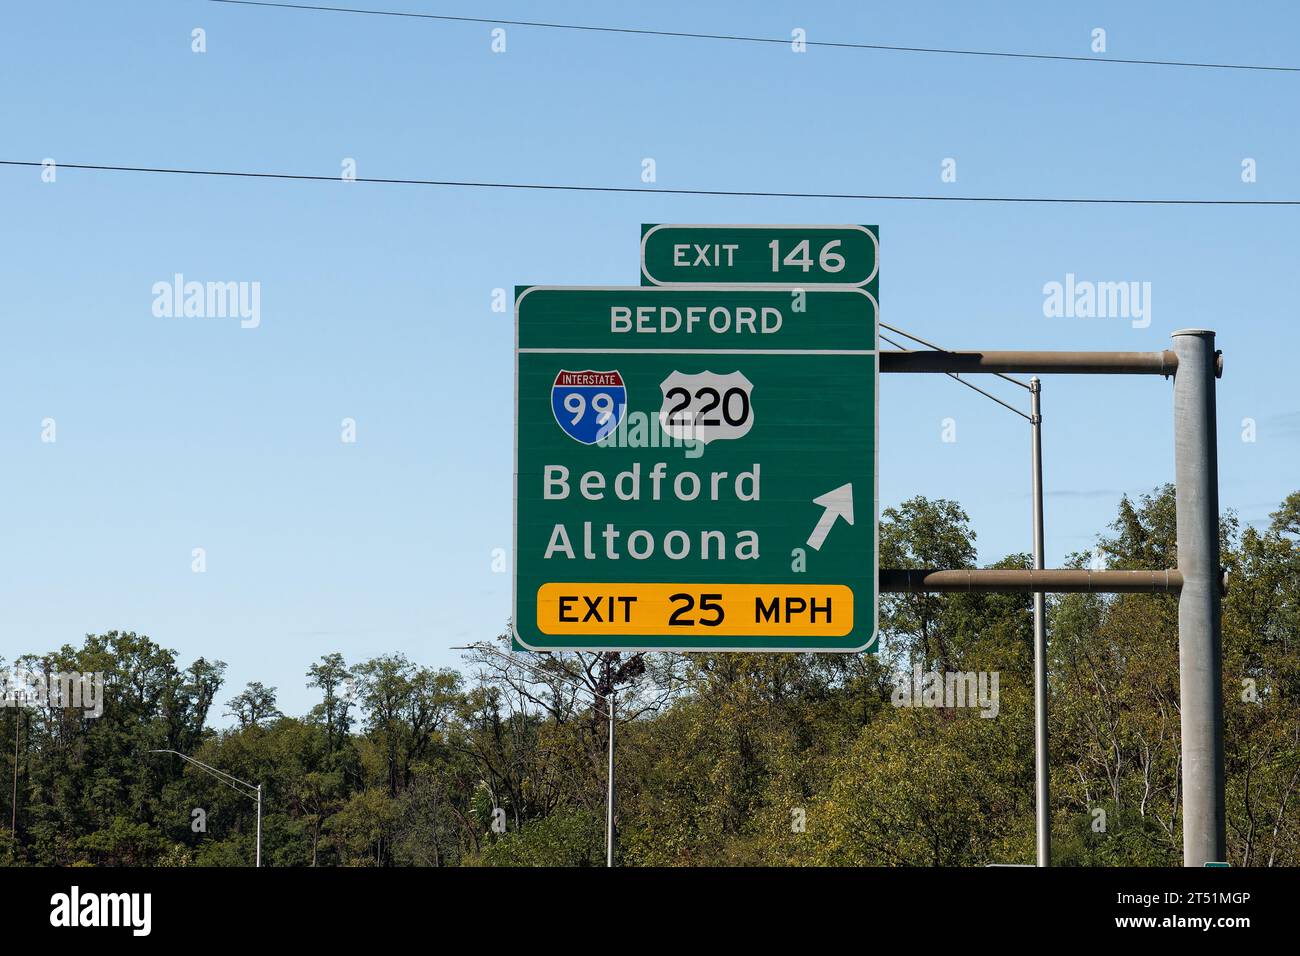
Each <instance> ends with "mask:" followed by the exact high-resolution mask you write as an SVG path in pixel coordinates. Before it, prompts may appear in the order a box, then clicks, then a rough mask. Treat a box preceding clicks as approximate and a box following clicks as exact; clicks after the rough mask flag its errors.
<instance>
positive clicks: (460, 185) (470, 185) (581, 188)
mask: <svg viewBox="0 0 1300 956" xmlns="http://www.w3.org/2000/svg"><path fill="white" fill-rule="evenodd" d="M44 165H45V164H44V163H38V162H33V161H30V160H15V159H0V166H30V167H43V166H44ZM55 166H56V168H58V169H87V170H96V171H101V172H114V173H157V174H162V175H168V176H225V177H230V178H234V179H280V180H290V181H295V182H322V183H337V182H357V183H376V184H380V185H389V186H444V187H448V188H457V189H533V190H542V191H551V192H581V193H637V194H642V195H651V196H722V197H735V198H745V199H840V200H863V199H867V200H880V201H887V202H965V203H1057V204H1073V205H1098V206H1300V199H1116V198H1100V199H1087V198H1082V197H1057V196H939V195H933V196H926V195H906V194H902V193H897V194H891V193H820V192H778V191H769V190H761V189H673V188H658V187H652V186H586V185H580V184H577V183H501V182H480V181H475V180H465V179H389V178H379V177H367V176H357V177H355V178H353V179H350V180H344V179H343V177H341V176H338V175H332V176H313V175H310V174H306V173H267V172H245V171H241V170H234V169H182V168H174V167H168V166H115V165H110V164H107V163H61V162H60V163H55Z"/></svg>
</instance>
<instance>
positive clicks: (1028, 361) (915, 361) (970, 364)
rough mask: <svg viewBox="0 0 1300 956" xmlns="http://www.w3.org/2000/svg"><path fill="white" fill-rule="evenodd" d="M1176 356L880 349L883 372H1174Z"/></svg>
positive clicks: (1218, 364) (1219, 362) (1219, 360)
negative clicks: (894, 350)
mask: <svg viewBox="0 0 1300 956" xmlns="http://www.w3.org/2000/svg"><path fill="white" fill-rule="evenodd" d="M1177 370H1178V356H1177V355H1176V354H1175V353H1174V352H1173V350H1172V349H1165V350H1164V351H1162V352H994V351H979V352H972V351H967V352H947V351H938V350H933V351H916V352H912V351H899V352H891V351H883V352H881V353H880V371H882V372H958V373H960V372H1000V373H1015V372H1025V373H1028V372H1039V373H1049V372H1050V373H1064V374H1069V375H1173V374H1174V372H1176V371H1177ZM1214 374H1215V377H1216V378H1218V377H1221V376H1222V375H1223V356H1222V355H1217V354H1216V355H1215V357H1214Z"/></svg>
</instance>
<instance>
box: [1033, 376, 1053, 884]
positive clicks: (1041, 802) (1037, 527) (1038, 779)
mask: <svg viewBox="0 0 1300 956" xmlns="http://www.w3.org/2000/svg"><path fill="white" fill-rule="evenodd" d="M1042 390H1043V386H1042V383H1041V382H1040V381H1039V380H1038V376H1037V375H1035V376H1033V377H1032V378H1030V380H1029V423H1030V425H1031V426H1032V428H1033V436H1034V437H1033V467H1034V480H1033V485H1034V489H1033V490H1034V570H1036V571H1041V570H1043V568H1044V567H1045V566H1046V565H1045V564H1044V563H1043V414H1042V406H1041V404H1040V401H1039V397H1040V395H1041V393H1042ZM1048 785H1049V780H1048V762H1047V596H1046V595H1045V594H1044V593H1043V592H1042V591H1035V592H1034V822H1035V825H1036V827H1037V832H1038V840H1037V844H1038V865H1039V866H1051V865H1052V821H1051V813H1050V808H1049V804H1050V801H1049V798H1048Z"/></svg>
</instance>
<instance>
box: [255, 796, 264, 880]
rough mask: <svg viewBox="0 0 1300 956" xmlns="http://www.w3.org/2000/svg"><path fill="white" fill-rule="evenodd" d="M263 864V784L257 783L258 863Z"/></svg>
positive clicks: (258, 864)
mask: <svg viewBox="0 0 1300 956" xmlns="http://www.w3.org/2000/svg"><path fill="white" fill-rule="evenodd" d="M255 865H256V866H261V865H262V785H261V784H260V783H259V784H258V785H257V863H256V864H255Z"/></svg>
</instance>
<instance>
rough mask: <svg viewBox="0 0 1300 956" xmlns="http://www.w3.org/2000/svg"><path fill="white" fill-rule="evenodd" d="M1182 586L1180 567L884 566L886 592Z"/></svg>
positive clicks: (1125, 590) (1168, 590) (1164, 589)
mask: <svg viewBox="0 0 1300 956" xmlns="http://www.w3.org/2000/svg"><path fill="white" fill-rule="evenodd" d="M1182 588H1183V575H1182V572H1181V571H1178V570H1176V569H1173V568H1171V569H1169V570H1166V571H1089V570H1086V569H1083V570H1080V569H1075V568H1048V569H1046V570H1043V571H1031V570H1022V569H1019V568H1006V569H1001V568H997V569H995V568H972V569H969V570H955V571H934V570H922V569H917V570H909V569H906V568H881V569H880V590H881V591H883V592H894V593H899V592H916V591H934V592H954V591H970V592H980V593H1008V594H1020V593H1032V592H1037V591H1042V592H1045V593H1053V594H1082V593H1095V594H1177V593H1179V592H1180V591H1181V590H1182ZM1219 588H1220V591H1221V592H1222V593H1225V594H1226V593H1227V590H1228V579H1227V575H1226V574H1224V575H1223V576H1222V577H1221V579H1220V584H1219Z"/></svg>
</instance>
